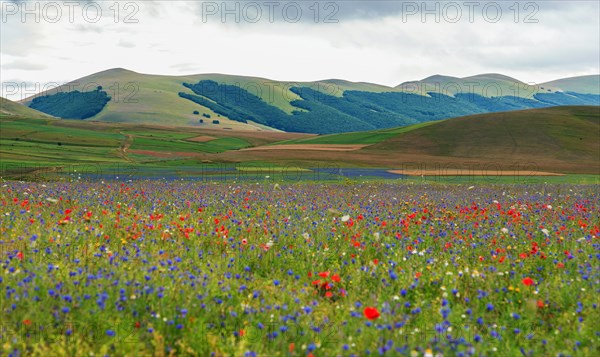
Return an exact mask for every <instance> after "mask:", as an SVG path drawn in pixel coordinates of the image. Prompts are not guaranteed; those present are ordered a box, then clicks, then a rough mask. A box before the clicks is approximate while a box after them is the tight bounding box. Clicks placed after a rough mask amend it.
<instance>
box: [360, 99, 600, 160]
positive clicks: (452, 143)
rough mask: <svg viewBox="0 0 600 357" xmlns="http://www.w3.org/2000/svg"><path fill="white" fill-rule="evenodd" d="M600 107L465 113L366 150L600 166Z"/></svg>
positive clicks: (409, 131)
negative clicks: (459, 116) (467, 114)
mask: <svg viewBox="0 0 600 357" xmlns="http://www.w3.org/2000/svg"><path fill="white" fill-rule="evenodd" d="M598 137H600V107H554V108H547V109H531V110H524V111H515V112H503V113H491V114H482V115H473V116H466V117H461V118H453V119H448V120H443V121H440V122H436V123H434V124H432V125H425V126H422V127H419V128H414V129H413V130H407V131H406V132H404V133H401V134H400V135H396V136H393V137H389V138H386V139H385V140H382V141H380V142H378V143H376V144H374V145H372V146H369V147H367V148H365V149H364V150H366V151H370V152H403V153H406V154H419V155H428V156H437V157H455V158H478V159H484V158H485V159H498V158H506V159H514V160H520V161H525V160H529V161H532V162H534V163H536V164H541V163H543V162H544V161H548V160H550V161H552V160H560V161H571V160H572V161H575V162H589V163H590V165H592V166H591V167H590V168H592V167H595V168H596V169H597V170H598V169H600V166H599V162H600V140H598Z"/></svg>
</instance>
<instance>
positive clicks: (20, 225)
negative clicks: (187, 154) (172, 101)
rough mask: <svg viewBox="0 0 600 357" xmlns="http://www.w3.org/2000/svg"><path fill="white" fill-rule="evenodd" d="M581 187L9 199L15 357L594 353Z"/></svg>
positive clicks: (596, 331)
mask: <svg viewBox="0 0 600 357" xmlns="http://www.w3.org/2000/svg"><path fill="white" fill-rule="evenodd" d="M598 191H599V190H598V187H597V186H583V185H477V186H474V187H473V186H471V187H467V185H441V184H388V183H372V184H348V185H345V184H337V183H327V184H320V183H295V184H287V185H286V184H281V186H279V185H273V184H272V183H271V184H268V183H263V184H250V183H244V184H233V183H231V184H229V183H220V184H211V183H200V182H193V181H158V180H157V181H151V180H149V181H135V182H127V183H125V182H114V181H113V182H76V183H59V182H52V183H23V182H5V183H3V184H2V187H1V188H0V204H1V210H0V241H1V243H2V244H1V245H0V261H1V265H2V266H1V269H0V271H1V275H0V287H1V290H2V291H1V292H0V294H1V295H0V308H1V315H0V318H1V319H0V335H1V336H0V337H1V345H0V347H1V348H0V354H1V355H3V356H6V355H9V356H29V355H44V356H54V355H72V356H83V355H91V354H93V355H102V356H103V355H109V356H122V355H129V356H167V355H198V356H230V355H233V356H351V355H354V356H365V355H374V356H380V355H383V356H398V355H407V356H435V355H438V354H439V355H443V356H471V355H472V356H480V355H485V356H491V355H503V356H520V355H524V356H540V355H559V354H564V355H573V356H579V355H581V356H588V355H589V356H593V355H598V354H599V353H600V309H599V308H598V304H600V298H599V296H600V294H599V292H600V238H599V237H600V193H599V192H598Z"/></svg>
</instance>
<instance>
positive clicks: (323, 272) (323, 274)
mask: <svg viewBox="0 0 600 357" xmlns="http://www.w3.org/2000/svg"><path fill="white" fill-rule="evenodd" d="M319 276H320V277H322V278H326V277H328V276H329V272H328V271H322V272H320V273H319Z"/></svg>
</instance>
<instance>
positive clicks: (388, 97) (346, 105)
mask: <svg viewBox="0 0 600 357" xmlns="http://www.w3.org/2000/svg"><path fill="white" fill-rule="evenodd" d="M184 86H185V87H187V88H189V89H191V90H192V91H193V92H194V93H195V94H189V93H183V92H181V93H179V95H180V96H181V97H182V98H186V99H189V100H191V101H193V102H196V103H198V104H200V105H203V106H205V107H208V108H210V109H211V110H213V111H214V112H215V113H218V114H220V115H223V116H226V117H228V118H230V119H232V120H236V121H240V122H243V123H246V122H247V121H248V120H251V121H254V122H257V123H259V124H264V125H268V126H270V127H273V128H276V129H280V130H284V131H289V132H306V133H316V134H330V133H341V132H356V131H365V130H373V129H382V128H391V127H397V126H405V125H410V124H416V123H423V122H429V121H434V120H440V119H447V118H451V117H458V116H464V115H471V114H480V113H488V112H500V111H510V110H520V109H528V108H542V107H549V106H555V105H590V104H592V105H598V104H600V96H598V95H582V94H578V93H568V94H565V93H543V94H538V95H536V96H535V97H534V99H527V98H521V97H516V96H502V97H492V98H490V97H484V96H481V95H476V94H466V93H458V94H456V95H455V96H448V95H443V94H440V93H435V92H431V93H428V95H426V96H424V95H418V94H414V93H408V92H382V93H380V92H366V91H345V92H344V93H343V96H341V97H335V96H331V95H327V94H325V93H323V92H320V91H317V90H313V89H311V88H308V87H292V88H290V91H291V92H292V93H294V94H296V95H298V96H299V97H300V98H301V99H300V100H293V101H291V102H290V104H291V105H292V106H294V108H297V109H296V110H294V111H292V113H291V115H290V114H288V113H285V112H283V111H282V110H280V109H279V108H277V107H275V106H274V105H271V104H272V103H267V102H265V101H263V100H262V99H261V98H259V97H257V96H255V95H253V94H251V93H249V92H248V91H246V90H244V89H242V88H241V87H239V86H235V85H228V84H219V83H217V82H215V81H206V80H205V81H200V82H198V83H197V84H188V83H184Z"/></svg>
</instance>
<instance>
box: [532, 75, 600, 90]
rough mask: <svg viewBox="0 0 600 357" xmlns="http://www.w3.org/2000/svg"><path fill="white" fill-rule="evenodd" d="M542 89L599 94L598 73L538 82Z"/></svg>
mask: <svg viewBox="0 0 600 357" xmlns="http://www.w3.org/2000/svg"><path fill="white" fill-rule="evenodd" d="M540 87H543V88H542V89H546V90H547V89H550V90H552V91H563V92H576V93H583V94H600V75H592V76H581V77H571V78H563V79H557V80H555V81H550V82H546V83H542V84H540Z"/></svg>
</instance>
